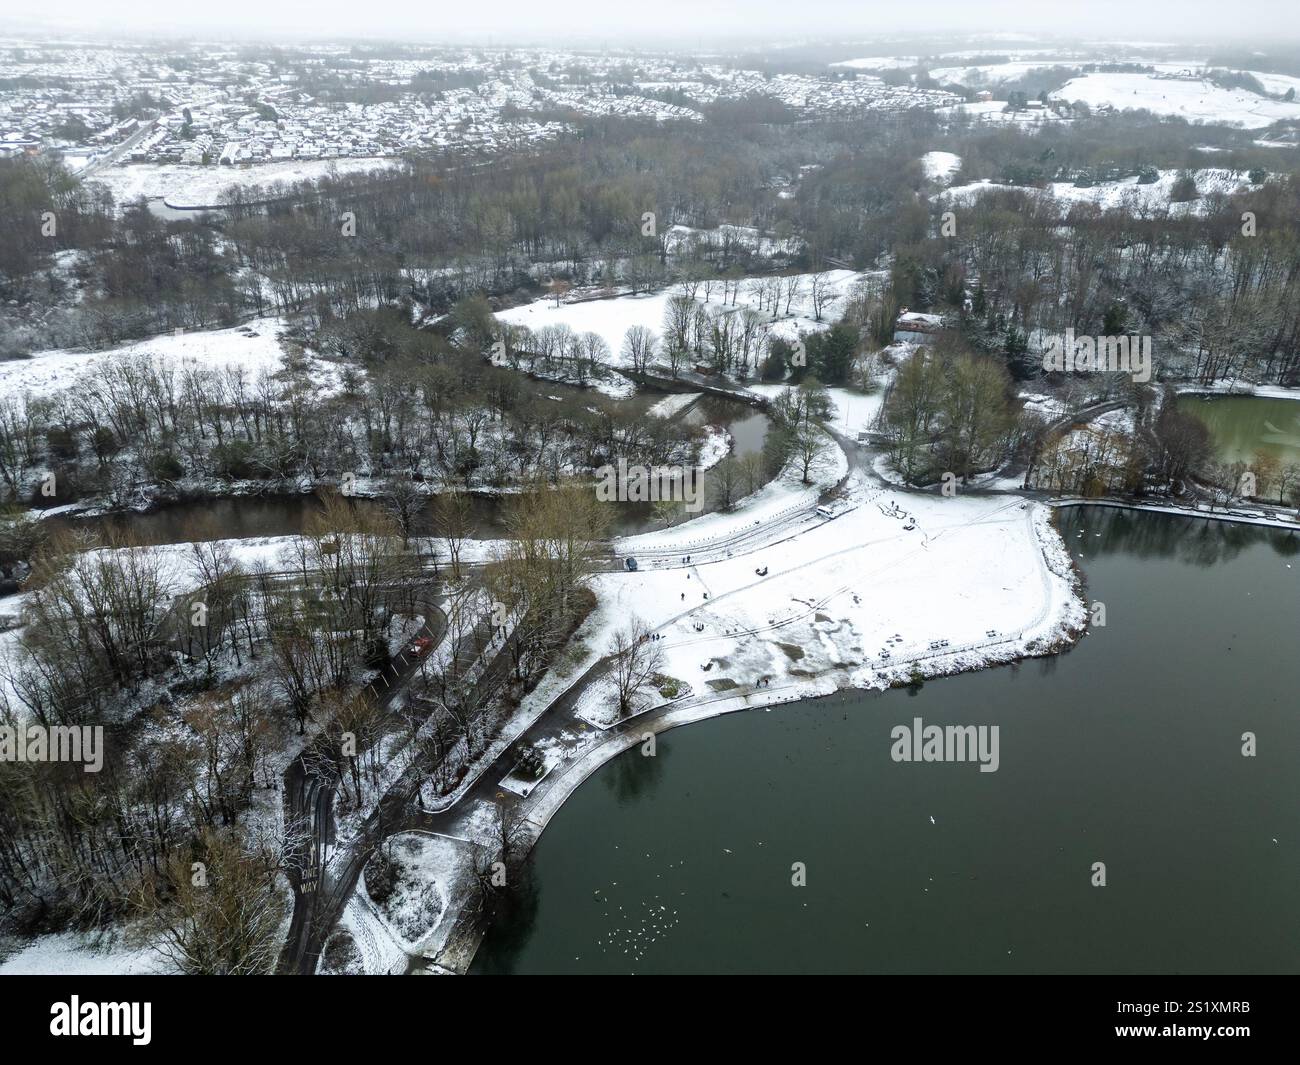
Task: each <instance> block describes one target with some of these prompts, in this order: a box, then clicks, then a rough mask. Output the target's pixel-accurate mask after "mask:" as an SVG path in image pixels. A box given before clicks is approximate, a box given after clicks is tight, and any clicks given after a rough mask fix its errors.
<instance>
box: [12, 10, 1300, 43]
mask: <svg viewBox="0 0 1300 1065" xmlns="http://www.w3.org/2000/svg"><path fill="white" fill-rule="evenodd" d="M3 6H4V11H3V12H0V25H4V26H9V27H22V28H24V29H26V30H29V31H39V30H41V29H49V30H51V31H55V32H67V31H69V30H73V29H76V28H81V29H87V30H92V29H93V30H95V31H97V32H114V31H124V32H127V33H130V32H135V33H139V32H146V33H149V34H150V35H162V36H184V35H191V34H208V35H217V34H220V35H223V36H226V35H233V36H257V37H267V36H284V35H288V34H294V35H305V36H310V37H343V38H348V37H355V38H362V37H364V38H374V37H400V36H403V35H409V36H410V37H412V38H414V39H419V40H422V41H436V40H438V39H440V38H449V37H455V38H460V39H464V38H466V37H470V38H474V39H477V40H487V39H488V38H489V37H490V38H491V39H492V40H495V41H502V42H504V41H509V40H512V39H518V38H520V37H525V36H526V37H537V36H539V35H545V36H548V37H551V38H553V39H556V40H566V39H567V40H573V41H576V40H579V39H582V40H587V41H600V40H602V39H604V40H609V41H611V42H613V41H615V40H618V41H626V42H628V43H635V42H636V41H637V40H641V41H644V42H645V43H646V44H647V45H649V44H650V43H651V42H654V43H656V44H658V43H662V41H663V40H664V38H665V37H669V36H676V35H680V36H681V43H682V45H683V46H684V47H689V46H692V45H694V44H697V43H699V42H700V40H701V39H702V38H705V37H707V38H711V39H717V38H718V37H719V36H720V35H724V34H725V35H727V36H732V35H734V36H736V37H744V38H748V39H750V40H753V39H755V38H764V37H766V38H769V39H774V40H776V41H780V40H783V39H784V40H788V41H794V40H810V39H819V38H820V39H824V38H835V37H844V36H853V37H858V38H861V37H863V36H866V35H870V34H875V33H887V32H893V33H897V32H910V33H932V34H937V33H945V32H948V31H953V30H1012V31H1015V30H1023V31H1027V32H1032V31H1037V32H1043V31H1047V32H1063V33H1084V34H1089V35H1094V36H1099V37H1104V38H1106V39H1117V40H1130V39H1132V38H1133V37H1134V36H1135V35H1139V36H1141V37H1142V38H1143V39H1150V40H1156V41H1171V42H1173V41H1180V40H1187V39H1188V38H1189V37H1195V38H1201V39H1202V40H1204V41H1212V40H1214V39H1219V40H1222V39H1224V38H1231V39H1233V40H1237V41H1240V40H1245V39H1250V38H1257V39H1258V40H1260V41H1262V42H1267V43H1272V44H1276V43H1279V41H1280V40H1281V39H1282V38H1286V39H1288V40H1295V39H1296V38H1297V37H1300V15H1297V10H1298V5H1297V3H1296V0H1234V2H1232V3H1226V2H1224V0H1073V2H1065V0H1033V2H1030V0H922V2H918V3H900V2H898V0H887V2H882V0H727V2H724V3H717V2H710V0H654V2H652V3H637V2H632V0H559V2H552V3H547V2H544V0H542V2H539V0H477V2H474V3H466V2H463V0H458V2H455V3H449V2H447V0H217V2H214V3H184V2H176V0H4V5H3Z"/></svg>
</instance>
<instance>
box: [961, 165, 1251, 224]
mask: <svg viewBox="0 0 1300 1065" xmlns="http://www.w3.org/2000/svg"><path fill="white" fill-rule="evenodd" d="M1180 173H1181V171H1178V170H1162V171H1160V176H1159V178H1157V180H1155V181H1153V182H1151V183H1149V184H1146V185H1142V184H1139V183H1138V179H1137V177H1136V176H1134V177H1128V178H1123V179H1121V180H1119V181H1099V182H1097V183H1096V184H1095V185H1092V186H1090V187H1086V188H1081V187H1077V186H1075V185H1074V183H1073V182H1069V181H1053V182H1051V183H1050V184H1048V185H1047V187H1046V188H1043V189H1036V188H1032V187H1029V186H1024V185H1004V184H1001V183H1000V182H996V181H989V180H981V181H972V182H969V183H968V184H965V185H955V186H953V187H951V188H948V189H945V190H943V191H942V192H940V193H938V194H937V197H938V198H939V199H941V200H942V201H943V202H945V203H949V204H954V205H960V204H967V203H970V202H971V201H972V200H974V199H975V198H977V197H979V196H982V195H983V194H985V193H987V192H993V191H997V190H999V189H1000V190H1004V191H1005V190H1016V191H1019V192H1022V193H1025V194H1028V195H1035V196H1051V197H1052V198H1054V199H1055V200H1057V201H1058V202H1059V205H1060V208H1061V210H1062V211H1065V210H1066V209H1068V207H1069V205H1070V204H1072V203H1095V204H1097V205H1098V206H1100V207H1104V208H1107V209H1113V208H1120V207H1123V208H1126V209H1127V210H1130V211H1136V210H1151V209H1154V208H1163V207H1168V208H1169V211H1170V213H1171V214H1179V215H1183V214H1198V213H1200V212H1202V211H1204V210H1206V204H1205V203H1204V202H1203V200H1202V199H1195V200H1188V201H1184V202H1179V203H1173V202H1171V201H1170V199H1169V196H1170V193H1171V192H1172V191H1173V188H1174V183H1175V182H1176V181H1177V180H1178V177H1179V175H1180ZM1191 173H1192V175H1193V177H1194V178H1195V180H1196V189H1197V192H1199V193H1200V195H1201V197H1204V196H1206V195H1208V194H1210V193H1213V192H1223V193H1230V192H1235V191H1236V190H1237V189H1240V188H1243V187H1249V185H1250V181H1249V178H1248V177H1247V175H1246V174H1245V173H1242V172H1239V171H1235V170H1225V169H1223V168H1219V167H1205V168H1202V169H1200V170H1193V171H1191Z"/></svg>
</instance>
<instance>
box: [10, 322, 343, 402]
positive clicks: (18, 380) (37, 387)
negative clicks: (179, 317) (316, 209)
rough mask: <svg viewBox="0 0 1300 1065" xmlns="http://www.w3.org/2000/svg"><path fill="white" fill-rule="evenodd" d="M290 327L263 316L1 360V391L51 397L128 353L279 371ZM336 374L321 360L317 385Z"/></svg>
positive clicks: (185, 363)
mask: <svg viewBox="0 0 1300 1065" xmlns="http://www.w3.org/2000/svg"><path fill="white" fill-rule="evenodd" d="M284 325H285V323H284V321H283V320H282V319H279V318H259V319H255V320H253V321H251V322H249V323H247V324H246V325H240V326H235V327H234V328H231V329H212V330H199V331H194V332H182V333H179V334H173V333H166V334H164V335H162V336H156V337H151V338H149V339H148V340H136V341H132V342H130V343H128V344H122V345H120V346H119V347H115V348H107V349H105V350H103V351H69V350H66V349H52V350H49V351H38V352H36V353H34V354H33V355H32V357H31V358H29V359H14V360H10V361H8V362H0V393H4V394H6V395H21V394H22V393H24V392H27V393H31V394H33V395H51V394H53V393H55V392H60V391H62V390H63V389H66V388H70V387H71V386H73V385H75V384H76V383H77V379H78V378H79V377H81V376H82V375H83V374H85V373H87V372H88V371H91V370H93V369H94V368H95V366H96V365H102V364H103V363H105V362H107V361H109V360H111V359H115V358H123V357H126V358H134V357H137V356H143V357H146V358H159V359H162V360H163V361H165V362H168V363H172V364H174V366H175V368H176V369H177V370H182V369H185V368H187V367H191V366H196V367H202V368H205V369H210V370H223V369H225V368H226V367H228V366H239V367H243V368H244V369H245V370H247V371H248V372H249V374H250V375H253V376H256V375H257V374H258V373H259V372H260V371H262V370H265V371H266V372H267V373H276V372H277V371H279V370H280V369H282V368H283V367H282V364H281V357H282V355H283V349H282V348H281V346H280V341H279V335H280V333H281V332H282V330H283V329H284ZM336 376H337V375H336V373H335V371H334V368H333V367H332V366H330V364H328V363H324V362H319V360H318V365H317V366H316V368H315V371H314V378H313V379H314V381H315V382H316V383H317V384H319V385H321V386H323V387H327V388H328V387H333V386H334V384H335V382H334V381H333V380H332V378H335V377H336Z"/></svg>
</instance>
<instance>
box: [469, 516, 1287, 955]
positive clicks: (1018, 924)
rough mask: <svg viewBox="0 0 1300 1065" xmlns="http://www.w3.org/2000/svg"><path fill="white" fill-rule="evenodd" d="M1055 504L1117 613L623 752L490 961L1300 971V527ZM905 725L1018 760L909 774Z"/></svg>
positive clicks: (543, 846) (556, 835)
mask: <svg viewBox="0 0 1300 1065" xmlns="http://www.w3.org/2000/svg"><path fill="white" fill-rule="evenodd" d="M1058 516H1059V520H1060V526H1061V529H1062V533H1063V535H1064V536H1065V539H1066V542H1067V543H1068V544H1070V546H1071V548H1072V549H1073V550H1074V551H1075V552H1076V553H1077V554H1079V555H1080V556H1081V557H1080V558H1079V562H1080V564H1081V566H1082V568H1083V570H1084V571H1085V573H1086V577H1087V581H1088V584H1089V596H1090V598H1091V599H1093V600H1095V601H1101V602H1103V603H1104V604H1105V606H1106V622H1107V624H1106V625H1105V626H1104V627H1094V628H1093V629H1092V630H1091V631H1090V633H1089V635H1088V636H1086V637H1085V638H1083V639H1082V640H1081V642H1080V645H1079V646H1078V647H1076V648H1075V649H1074V650H1072V651H1070V652H1069V653H1067V654H1064V655H1060V656H1056V657H1053V658H1046V659H1037V660H1030V661H1026V662H1023V663H1020V664H1018V665H1015V666H1010V667H1004V668H999V669H992V670H986V671H982V672H977V673H969V674H964V675H961V676H957V677H951V678H946V679H943V680H937V681H930V682H928V683H926V684H925V685H924V686H923V687H922V688H921V689H920V690H919V691H917V692H915V693H914V694H909V693H908V692H907V691H903V690H899V691H891V692H886V693H864V692H843V693H840V694H837V695H835V696H832V697H830V698H826V699H818V700H813V701H807V702H803V703H798V704H793V705H790V706H787V707H781V708H778V709H774V710H773V711H771V712H770V713H767V712H758V711H751V712H746V713H741V714H732V715H727V716H725V717H721V718H717V719H714V720H711V721H707V722H703V723H699V724H692V725H689V726H687V727H684V728H681V729H677V730H674V731H672V732H669V733H667V734H665V735H663V736H661V737H660V738H659V744H658V754H657V756H656V757H654V758H646V757H642V756H641V755H640V753H639V752H638V751H636V750H633V751H632V752H630V753H629V754H627V755H624V756H622V757H620V758H617V759H615V760H614V761H612V762H610V763H609V764H608V765H606V766H604V767H602V768H601V769H600V770H599V771H598V772H597V773H596V774H595V775H593V777H592V778H590V779H589V780H588V781H587V782H586V783H585V784H583V785H582V786H581V787H580V788H579V789H578V790H577V791H576V792H575V793H574V795H573V796H572V797H571V798H570V799H569V800H568V802H567V803H566V804H565V806H564V807H563V808H562V809H561V811H560V812H559V813H558V814H557V815H556V816H555V818H554V819H553V820H552V821H551V823H550V825H549V827H548V828H547V829H546V831H545V833H543V835H542V838H541V840H540V841H539V843H538V845H537V847H536V849H535V850H534V852H533V854H532V857H531V859H530V862H529V866H528V870H527V871H528V877H527V884H526V887H525V888H524V889H523V890H522V891H521V892H520V894H519V901H518V904H517V906H516V908H515V910H514V912H513V913H512V914H511V915H510V916H509V917H508V918H506V919H504V920H502V921H500V922H498V924H497V925H496V926H494V927H493V928H492V929H491V930H490V932H489V935H488V937H487V939H486V940H485V942H484V944H483V946H482V948H481V949H480V951H479V954H478V956H477V958H476V960H475V964H474V969H473V971H475V972H479V973H490V972H517V973H553V972H559V973H568V972H574V973H625V972H638V973H680V972H686V973H699V972H709V973H732V972H735V973H744V972H757V973H769V972H880V973H914V972H945V973H959V972H977V973H983V972H988V973H1002V972H1006V973H1055V972H1080V973H1132V972H1171V971H1179V972H1295V971H1297V970H1300V907H1297V905H1296V895H1297V888H1298V887H1300V773H1297V772H1296V768H1297V767H1296V755H1297V752H1300V714H1297V692H1300V655H1297V654H1296V649H1295V638H1296V634H1297V633H1300V537H1297V535H1296V534H1294V533H1286V532H1280V531H1274V530H1260V529H1254V528H1247V527H1242V526H1234V525H1230V524H1225V523H1218V522H1209V521H1203V520H1197V519H1189V518H1180V517H1171V516H1164V515H1156V514H1142V513H1134V512H1125V511H1113V510H1105V509H1102V508H1079V509H1068V510H1064V511H1061V512H1059V515H1058ZM914 717H920V718H922V719H923V720H924V722H925V723H926V724H931V723H933V724H940V725H943V724H948V723H971V724H977V725H978V724H987V725H998V726H999V729H1000V768H999V769H998V771H997V772H994V773H980V772H978V770H977V767H976V766H975V765H972V764H944V763H933V764H900V763H895V762H893V761H892V760H891V759H890V757H889V750H890V746H891V739H890V730H891V729H892V728H893V727H894V726H895V725H898V724H905V723H910V722H911V721H912V719H913V718H914ZM1247 731H1249V732H1253V733H1254V734H1255V735H1256V737H1257V742H1258V753H1257V755H1256V756H1255V757H1244V756H1243V754H1242V734H1243V733H1245V732H1247ZM795 862H802V863H805V864H806V870H807V886H806V887H795V886H792V883H791V879H792V864H793V863H795ZM1096 862H1103V863H1105V872H1106V886H1104V887H1096V886H1093V885H1092V879H1093V865H1094V863H1096Z"/></svg>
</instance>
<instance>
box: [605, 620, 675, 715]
mask: <svg viewBox="0 0 1300 1065" xmlns="http://www.w3.org/2000/svg"><path fill="white" fill-rule="evenodd" d="M653 635H654V633H653V631H652V630H651V628H650V626H649V625H647V624H646V622H645V621H643V620H642V619H641V618H639V617H638V618H633V619H632V621H631V622H630V623H629V624H628V625H627V626H625V627H624V628H621V629H619V630H617V631H616V632H615V633H614V647H613V664H612V673H613V678H614V687H615V689H616V690H617V692H618V713H619V717H624V716H626V715H627V714H628V713H630V712H631V710H632V701H633V700H634V699H635V698H636V696H637V693H638V692H640V691H641V690H642V689H643V688H646V687H649V686H650V685H651V683H652V682H653V680H654V678H655V676H656V675H657V674H658V673H659V670H660V669H661V668H662V666H663V660H664V655H663V649H662V648H661V647H660V646H659V642H658V641H657V640H654V639H652V638H651V637H652V636H653Z"/></svg>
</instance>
